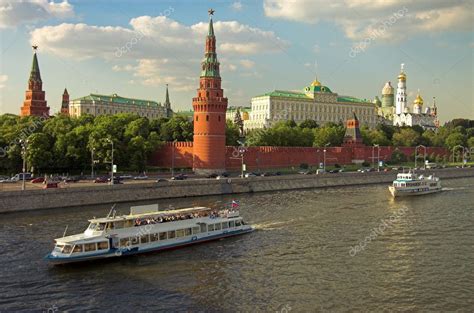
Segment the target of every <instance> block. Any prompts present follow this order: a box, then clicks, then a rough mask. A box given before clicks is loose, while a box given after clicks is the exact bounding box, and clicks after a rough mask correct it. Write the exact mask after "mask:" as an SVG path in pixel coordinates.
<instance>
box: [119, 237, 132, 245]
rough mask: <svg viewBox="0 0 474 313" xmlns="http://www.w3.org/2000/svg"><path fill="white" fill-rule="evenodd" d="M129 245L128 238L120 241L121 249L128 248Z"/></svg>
mask: <svg viewBox="0 0 474 313" xmlns="http://www.w3.org/2000/svg"><path fill="white" fill-rule="evenodd" d="M129 245H130V238H122V239H120V246H121V247H128V246H129Z"/></svg>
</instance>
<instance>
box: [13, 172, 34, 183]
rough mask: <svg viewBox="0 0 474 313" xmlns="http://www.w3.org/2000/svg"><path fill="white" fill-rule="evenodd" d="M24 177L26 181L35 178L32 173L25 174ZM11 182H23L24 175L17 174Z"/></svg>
mask: <svg viewBox="0 0 474 313" xmlns="http://www.w3.org/2000/svg"><path fill="white" fill-rule="evenodd" d="M24 176H25V180H31V178H32V177H33V176H32V175H31V173H24ZM11 180H13V181H20V180H23V173H18V174H16V175H15V176H13V177H12V178H11Z"/></svg>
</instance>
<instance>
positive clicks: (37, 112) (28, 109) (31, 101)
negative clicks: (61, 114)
mask: <svg viewBox="0 0 474 313" xmlns="http://www.w3.org/2000/svg"><path fill="white" fill-rule="evenodd" d="M37 49H38V46H33V51H34V53H33V64H32V65H31V72H30V78H29V79H28V90H27V91H26V92H25V101H24V102H23V106H22V107H21V113H20V115H21V116H30V115H33V116H45V117H48V116H49V107H48V106H47V104H46V100H45V92H44V91H43V81H42V80H41V73H40V69H39V65H38V57H37V56H36V50H37Z"/></svg>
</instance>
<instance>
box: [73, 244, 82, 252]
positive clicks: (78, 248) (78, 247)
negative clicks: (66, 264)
mask: <svg viewBox="0 0 474 313" xmlns="http://www.w3.org/2000/svg"><path fill="white" fill-rule="evenodd" d="M79 252H82V245H75V246H74V249H73V250H72V253H79Z"/></svg>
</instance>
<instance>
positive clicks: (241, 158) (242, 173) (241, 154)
mask: <svg viewBox="0 0 474 313" xmlns="http://www.w3.org/2000/svg"><path fill="white" fill-rule="evenodd" d="M237 142H238V143H239V144H240V147H239V154H240V162H241V173H240V175H241V176H240V177H242V178H244V154H245V142H244V141H240V140H237Z"/></svg>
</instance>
